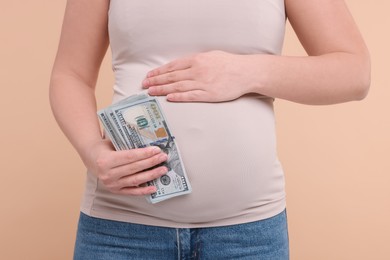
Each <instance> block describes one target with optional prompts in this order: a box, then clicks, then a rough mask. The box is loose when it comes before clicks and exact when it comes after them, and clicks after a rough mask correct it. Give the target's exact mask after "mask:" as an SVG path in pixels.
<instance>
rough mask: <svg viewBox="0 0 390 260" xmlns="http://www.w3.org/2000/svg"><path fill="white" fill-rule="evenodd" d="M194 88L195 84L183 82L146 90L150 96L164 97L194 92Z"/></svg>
mask: <svg viewBox="0 0 390 260" xmlns="http://www.w3.org/2000/svg"><path fill="white" fill-rule="evenodd" d="M195 88H196V84H195V82H194V81H191V80H185V81H180V82H176V83H173V84H167V85H162V86H154V87H150V88H149V89H148V94H149V95H152V96H166V95H168V94H170V93H180V92H186V91H191V90H194V89H195Z"/></svg>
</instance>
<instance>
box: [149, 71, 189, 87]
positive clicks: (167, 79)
mask: <svg viewBox="0 0 390 260" xmlns="http://www.w3.org/2000/svg"><path fill="white" fill-rule="evenodd" d="M190 79H192V75H191V73H190V71H189V70H188V68H187V69H185V70H179V71H173V72H168V73H164V74H159V75H156V76H153V77H149V78H146V79H144V80H143V81H142V87H143V88H148V87H151V86H159V85H165V84H170V83H175V82H179V81H184V80H190Z"/></svg>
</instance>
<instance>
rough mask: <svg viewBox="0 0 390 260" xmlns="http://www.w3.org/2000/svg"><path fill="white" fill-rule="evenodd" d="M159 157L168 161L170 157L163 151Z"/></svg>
mask: <svg viewBox="0 0 390 260" xmlns="http://www.w3.org/2000/svg"><path fill="white" fill-rule="evenodd" d="M159 159H160V160H161V161H166V160H167V159H168V155H167V154H165V153H163V154H161V155H160V157H159Z"/></svg>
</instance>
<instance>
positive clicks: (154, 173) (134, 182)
mask: <svg viewBox="0 0 390 260" xmlns="http://www.w3.org/2000/svg"><path fill="white" fill-rule="evenodd" d="M167 172H168V168H167V167H165V166H160V167H157V168H155V169H152V170H149V171H144V172H139V173H136V174H133V175H128V176H125V177H122V178H121V179H119V180H118V185H120V187H138V186H139V185H141V184H144V183H147V182H148V181H152V180H154V179H157V178H159V177H161V176H163V175H164V174H166V173H167Z"/></svg>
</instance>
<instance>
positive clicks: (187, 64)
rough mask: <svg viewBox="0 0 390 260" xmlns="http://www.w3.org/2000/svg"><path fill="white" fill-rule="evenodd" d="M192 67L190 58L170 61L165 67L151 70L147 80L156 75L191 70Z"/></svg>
mask: <svg viewBox="0 0 390 260" xmlns="http://www.w3.org/2000/svg"><path fill="white" fill-rule="evenodd" d="M191 66H192V56H189V57H184V58H180V59H177V60H174V61H171V62H169V63H167V64H165V65H162V66H160V67H158V68H156V69H154V70H151V71H149V72H148V74H147V76H146V77H147V78H150V77H154V76H157V75H161V74H165V73H168V72H172V71H176V70H185V69H188V68H191Z"/></svg>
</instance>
